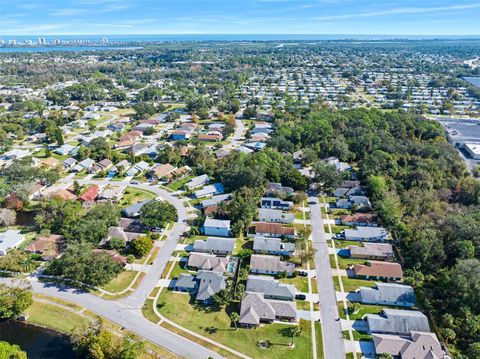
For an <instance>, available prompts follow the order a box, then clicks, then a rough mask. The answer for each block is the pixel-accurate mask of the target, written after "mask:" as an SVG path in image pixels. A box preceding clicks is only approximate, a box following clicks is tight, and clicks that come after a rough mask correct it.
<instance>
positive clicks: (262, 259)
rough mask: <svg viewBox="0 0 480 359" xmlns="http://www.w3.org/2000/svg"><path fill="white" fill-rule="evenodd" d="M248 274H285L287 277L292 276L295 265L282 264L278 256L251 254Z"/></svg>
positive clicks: (289, 263)
mask: <svg viewBox="0 0 480 359" xmlns="http://www.w3.org/2000/svg"><path fill="white" fill-rule="evenodd" d="M250 272H252V273H257V274H271V275H277V274H279V273H283V272H285V273H287V275H293V273H294V272H295V264H293V263H291V262H283V261H281V260H280V257H278V256H270V255H264V254H253V255H252V256H251V258H250Z"/></svg>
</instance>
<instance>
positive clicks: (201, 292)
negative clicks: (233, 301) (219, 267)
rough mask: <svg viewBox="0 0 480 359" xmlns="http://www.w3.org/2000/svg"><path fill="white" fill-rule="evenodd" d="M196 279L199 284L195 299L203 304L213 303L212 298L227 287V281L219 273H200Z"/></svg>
mask: <svg viewBox="0 0 480 359" xmlns="http://www.w3.org/2000/svg"><path fill="white" fill-rule="evenodd" d="M196 279H197V280H198V281H199V283H198V292H197V295H196V297H195V299H196V300H198V301H200V302H203V303H210V302H212V296H213V295H214V294H216V293H218V292H220V291H221V290H222V289H225V288H226V287H227V280H226V279H225V277H224V276H223V275H222V274H221V273H218V272H211V271H199V272H198V274H197V276H196Z"/></svg>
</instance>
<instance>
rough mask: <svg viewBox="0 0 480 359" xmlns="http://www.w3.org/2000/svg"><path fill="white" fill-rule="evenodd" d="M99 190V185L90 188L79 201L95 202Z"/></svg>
mask: <svg viewBox="0 0 480 359" xmlns="http://www.w3.org/2000/svg"><path fill="white" fill-rule="evenodd" d="M98 189H99V187H98V186H97V185H93V186H90V187H88V188H87V190H86V191H85V192H83V194H82V195H81V196H80V197H78V199H79V200H80V201H82V202H93V201H95V198H97V196H98Z"/></svg>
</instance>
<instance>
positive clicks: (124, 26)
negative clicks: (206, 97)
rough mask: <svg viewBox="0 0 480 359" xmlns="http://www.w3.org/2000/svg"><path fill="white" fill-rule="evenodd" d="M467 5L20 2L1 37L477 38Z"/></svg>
mask: <svg viewBox="0 0 480 359" xmlns="http://www.w3.org/2000/svg"><path fill="white" fill-rule="evenodd" d="M479 16H480V3H478V1H471V0H465V1H462V2H458V1H453V0H443V1H438V0H427V1H424V2H422V3H418V2H416V1H411V0H405V1H388V2H378V1H372V0H365V1H355V0H243V1H225V0H202V1H193V0H181V1H179V2H176V3H171V2H166V1H152V0H136V1H130V2H126V1H123V0H97V1H93V0H69V1H58V0H48V1H44V2H42V3H41V4H40V3H38V4H37V3H34V2H31V1H26V0H19V1H17V2H15V3H12V4H9V6H8V7H7V6H6V4H5V3H3V4H1V3H0V37H6V36H15V35H17V36H26V35H35V34H38V35H44V36H55V35H57V36H60V35H99V34H108V35H140V34H142V35H143V34H146V35H148V34H327V35H328V34H332V35H333V34H359V35H363V34H364V35H378V34H382V35H432V36H435V35H477V34H479V33H480V31H479V27H478V24H477V20H478V18H479Z"/></svg>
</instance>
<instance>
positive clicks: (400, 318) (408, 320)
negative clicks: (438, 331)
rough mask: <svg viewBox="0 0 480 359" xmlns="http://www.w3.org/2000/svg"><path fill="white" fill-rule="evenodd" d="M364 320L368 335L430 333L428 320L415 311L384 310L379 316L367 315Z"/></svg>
mask: <svg viewBox="0 0 480 359" xmlns="http://www.w3.org/2000/svg"><path fill="white" fill-rule="evenodd" d="M366 320H367V323H368V330H369V332H370V333H385V334H404V335H408V334H410V332H412V331H419V332H429V331H430V325H429V324H428V318H427V317H426V316H425V314H423V313H422V312H419V311H416V310H403V309H387V308H385V309H383V310H382V312H381V313H380V314H367V315H366Z"/></svg>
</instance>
